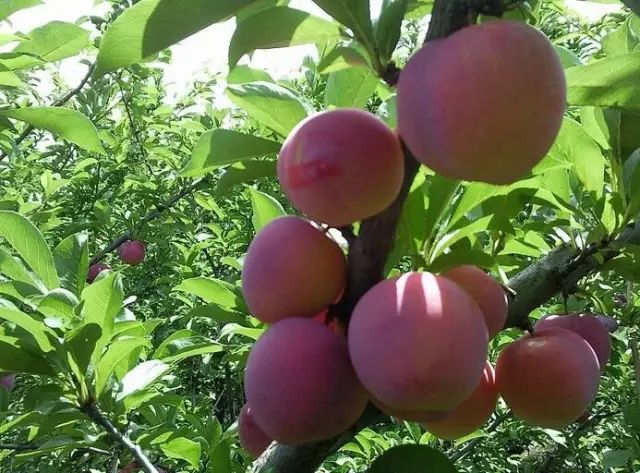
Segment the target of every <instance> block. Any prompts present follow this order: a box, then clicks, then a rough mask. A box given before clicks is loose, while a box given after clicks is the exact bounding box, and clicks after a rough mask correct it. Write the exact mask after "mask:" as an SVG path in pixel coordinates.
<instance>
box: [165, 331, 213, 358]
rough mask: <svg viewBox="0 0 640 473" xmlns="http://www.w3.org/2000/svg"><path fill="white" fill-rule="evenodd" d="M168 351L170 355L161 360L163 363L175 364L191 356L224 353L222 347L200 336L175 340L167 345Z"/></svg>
mask: <svg viewBox="0 0 640 473" xmlns="http://www.w3.org/2000/svg"><path fill="white" fill-rule="evenodd" d="M168 349H169V352H170V353H171V354H170V355H168V356H164V357H162V358H161V359H162V361H164V362H165V363H176V362H178V361H182V360H184V359H185V358H189V357H192V356H199V355H207V354H210V353H219V352H221V351H224V347H223V346H222V345H220V344H218V343H215V342H214V341H213V340H209V339H207V338H206V337H202V336H198V337H189V338H183V339H180V340H175V341H173V343H171V344H170V345H169V347H168Z"/></svg>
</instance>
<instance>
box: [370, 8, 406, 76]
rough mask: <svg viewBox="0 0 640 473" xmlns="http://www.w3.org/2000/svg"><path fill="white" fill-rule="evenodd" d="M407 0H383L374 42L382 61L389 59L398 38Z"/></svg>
mask: <svg viewBox="0 0 640 473" xmlns="http://www.w3.org/2000/svg"><path fill="white" fill-rule="evenodd" d="M408 6H409V0H383V1H382V12H381V13H380V18H379V19H378V22H377V23H376V25H375V33H376V44H377V46H378V51H379V53H380V56H381V59H382V62H383V63H386V62H387V61H389V60H390V59H391V56H392V55H393V52H394V51H395V49H396V45H397V44H398V41H399V40H400V32H401V29H402V20H403V19H404V15H405V13H406V12H407V7H408Z"/></svg>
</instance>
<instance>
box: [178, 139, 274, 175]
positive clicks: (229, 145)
mask: <svg viewBox="0 0 640 473" xmlns="http://www.w3.org/2000/svg"><path fill="white" fill-rule="evenodd" d="M279 149H280V143H277V142H275V141H271V140H266V139H264V138H259V137H257V136H253V135H248V134H246V133H240V132H239V131H233V130H223V129H217V130H211V131H208V132H206V133H204V134H203V135H202V136H201V137H200V139H199V140H198V142H197V143H196V146H195V147H194V149H193V153H192V154H191V159H190V160H189V162H188V163H187V166H186V168H185V169H184V170H183V171H182V173H181V174H182V176H185V177H193V176H201V175H203V174H206V173H208V172H210V171H212V170H214V169H216V168H218V167H220V166H224V165H225V164H232V163H235V162H238V161H244V160H247V159H251V158H258V157H262V156H265V155H267V154H273V153H276V152H278V150H279Z"/></svg>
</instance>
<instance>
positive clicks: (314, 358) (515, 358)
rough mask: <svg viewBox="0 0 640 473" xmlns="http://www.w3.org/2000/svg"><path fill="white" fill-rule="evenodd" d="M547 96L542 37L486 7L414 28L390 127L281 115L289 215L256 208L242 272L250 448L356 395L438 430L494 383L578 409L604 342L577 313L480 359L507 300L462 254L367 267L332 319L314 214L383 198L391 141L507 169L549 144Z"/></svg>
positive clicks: (245, 426) (488, 404)
mask: <svg viewBox="0 0 640 473" xmlns="http://www.w3.org/2000/svg"><path fill="white" fill-rule="evenodd" d="M565 102H566V87H565V81H564V74H563V69H562V66H561V64H560V61H559V59H558V57H557V55H556V53H555V50H554V49H553V47H552V45H551V44H550V43H549V41H548V40H547V39H546V37H545V36H543V35H542V34H541V33H539V32H538V31H537V30H536V29H534V28H532V27H530V26H528V25H526V24H523V23H517V22H510V21H501V20H500V21H495V22H490V23H486V24H481V25H474V26H469V27H467V28H464V29H462V30H460V31H459V32H457V33H454V34H452V35H451V36H449V37H447V38H445V39H439V40H435V41H431V42H429V43H428V44H426V45H425V46H424V47H423V49H422V50H421V51H419V52H418V53H417V54H416V55H415V56H414V57H413V58H412V59H411V60H410V61H409V63H408V64H407V67H406V68H405V69H404V71H403V72H402V73H401V75H400V80H399V84H398V130H397V131H396V130H392V129H390V128H389V127H387V126H386V125H385V124H384V123H383V122H382V121H381V120H379V119H378V118H377V117H376V116H374V115H372V114H370V113H368V112H365V111H361V110H355V109H335V110H331V111H326V112H322V113H318V114H316V115H313V116H311V117H309V118H307V119H306V120H304V121H303V122H301V123H300V124H299V125H298V126H297V127H296V128H295V129H294V130H293V131H292V132H291V134H290V135H289V137H288V138H287V139H286V141H285V143H284V145H283V147H282V149H281V152H280V155H279V158H278V178H279V180H280V184H281V186H282V188H283V190H284V192H285V194H286V195H287V197H288V198H289V200H290V201H291V202H292V204H293V206H294V207H296V208H297V209H298V210H299V211H300V212H302V213H303V214H305V215H306V218H302V217H297V216H287V217H281V218H278V219H276V220H273V221H272V222H270V223H269V224H268V225H267V226H265V227H264V228H263V229H262V230H261V231H260V232H259V233H258V235H256V237H255V239H254V240H253V242H252V243H251V245H250V246H249V250H248V252H247V255H246V258H245V261H244V266H243V273H242V288H243V294H244V297H245V300H246V302H247V306H248V307H249V309H250V311H251V313H252V314H253V315H254V316H255V317H256V318H258V319H259V320H261V321H262V322H265V323H266V324H269V327H268V329H267V330H266V332H265V333H264V334H263V335H262V337H261V338H260V339H259V340H258V341H257V342H256V344H255V345H254V346H253V349H252V350H251V353H250V354H249V358H248V361H247V366H246V371H245V394H246V398H247V404H246V405H245V406H244V407H243V409H242V412H241V414H240V418H239V434H240V439H241V442H242V444H243V445H244V447H245V449H246V450H247V452H248V453H249V454H250V455H252V456H258V455H260V454H261V453H262V452H263V451H264V450H265V449H266V448H267V446H268V445H269V444H270V443H271V442H272V441H277V442H279V443H282V444H299V443H306V442H312V441H318V440H323V439H327V438H330V437H333V436H335V435H338V434H340V433H342V432H343V431H345V430H347V429H349V428H350V427H351V426H353V424H354V423H355V422H356V420H357V419H358V418H359V417H360V416H361V415H362V413H363V411H364V409H365V407H366V405H367V404H368V402H372V403H373V404H375V405H376V406H378V408H379V409H380V410H382V411H383V412H385V413H387V414H389V415H391V416H393V417H396V418H398V419H403V420H409V421H415V422H420V423H422V424H423V425H424V426H425V428H426V429H427V430H429V431H430V432H432V433H434V434H435V435H437V436H439V437H441V438H444V439H455V438H458V437H461V436H464V435H467V434H469V433H471V432H473V431H474V430H476V429H478V428H479V427H480V426H482V424H484V423H485V422H486V421H487V419H488V418H489V417H490V415H491V413H492V412H493V411H494V410H495V407H496V403H497V401H498V397H499V396H500V395H501V396H502V397H503V399H504V400H505V402H506V403H507V405H508V406H509V407H510V408H511V410H512V411H513V413H514V414H515V415H516V416H518V417H519V418H521V419H523V420H525V421H527V422H530V423H532V424H534V425H539V426H543V427H551V428H559V427H562V426H563V425H566V424H568V423H570V422H573V421H575V420H577V419H578V418H579V417H581V416H582V415H583V414H584V413H585V412H586V410H587V408H588V406H589V404H590V403H591V402H592V401H593V399H594V397H595V394H596V391H597V388H598V384H599V378H600V370H601V367H602V366H603V365H604V364H605V363H606V361H607V359H608V356H609V350H610V346H609V343H610V342H609V333H608V331H607V329H606V328H605V326H604V325H603V324H602V323H601V322H600V321H599V320H598V319H597V318H596V317H595V316H594V315H591V314H577V315H572V316H563V317H549V318H546V319H544V320H542V321H540V322H539V323H538V325H537V326H536V327H535V329H534V330H532V331H531V333H529V334H527V335H525V336H524V337H522V338H521V339H520V340H518V341H516V342H514V343H512V344H510V345H508V346H507V347H506V348H505V349H504V350H503V351H502V353H501V354H500V355H499V357H498V360H497V364H496V368H495V370H494V368H493V366H492V364H491V363H490V362H489V361H488V359H487V357H488V345H489V341H490V340H491V339H492V338H493V337H494V336H495V335H496V334H497V333H498V332H499V331H500V330H501V329H502V328H503V326H504V325H505V322H506V320H507V312H508V301H507V296H506V294H505V292H504V291H503V289H502V287H501V286H500V285H499V284H498V283H497V282H495V281H494V280H493V279H492V278H491V277H490V276H488V275H487V274H486V273H485V272H483V271H482V270H481V269H479V268H476V267H474V266H468V265H463V266H459V267H456V268H453V269H451V270H449V271H447V272H445V273H443V274H438V275H437V274H432V273H429V272H410V273H407V274H403V275H401V276H399V277H395V278H392V279H387V280H384V281H382V282H379V283H378V284H376V285H374V286H373V287H372V288H371V289H369V291H367V292H366V293H365V294H364V296H363V297H362V298H361V299H360V300H359V301H358V303H357V304H356V306H355V309H354V310H353V312H352V313H351V314H348V316H347V317H343V316H342V314H341V317H340V320H337V319H335V318H334V317H333V315H332V311H331V307H332V306H334V305H335V304H336V303H338V302H339V301H340V299H341V297H342V295H343V294H344V293H345V291H346V290H347V291H348V288H347V287H346V286H347V258H346V256H345V253H344V251H343V249H342V248H341V247H340V245H339V244H338V243H337V242H336V241H334V240H333V239H332V238H331V237H330V236H329V234H328V232H326V231H325V227H326V226H331V227H341V226H346V225H351V224H353V223H356V222H360V221H363V220H366V219H368V218H370V217H373V216H375V215H377V214H379V213H380V212H382V211H384V210H385V209H386V208H388V207H389V206H390V205H391V204H392V203H393V202H394V201H395V199H396V198H397V197H398V195H399V193H400V190H401V187H402V184H403V180H404V172H405V171H404V169H405V167H404V162H405V154H406V149H405V147H406V148H407V149H408V150H409V151H410V152H411V154H412V155H413V156H415V158H417V159H418V160H419V161H420V162H422V163H424V164H426V165H427V166H429V167H430V168H432V169H433V170H434V171H436V172H438V173H440V174H443V175H446V176H450V177H454V178H458V179H466V180H476V181H483V182H490V183H496V184H505V183H510V182H514V181H515V180H517V179H519V178H521V177H523V176H524V175H525V174H526V173H527V172H529V171H530V170H531V169H532V167H533V166H534V165H535V164H536V163H537V162H539V161H540V160H541V159H542V158H543V157H544V156H545V154H546V153H547V151H548V150H549V148H550V147H551V145H552V144H553V142H554V140H555V138H556V136H557V134H558V131H559V129H560V124H561V122H562V116H563V111H564V107H565ZM403 144H404V146H403ZM347 324H348V327H347V326H346V325H347Z"/></svg>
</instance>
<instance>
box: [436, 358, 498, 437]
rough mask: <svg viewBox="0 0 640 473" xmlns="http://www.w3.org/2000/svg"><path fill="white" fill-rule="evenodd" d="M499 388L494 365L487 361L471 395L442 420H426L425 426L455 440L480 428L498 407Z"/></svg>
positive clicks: (439, 434) (440, 435) (441, 435)
mask: <svg viewBox="0 0 640 473" xmlns="http://www.w3.org/2000/svg"><path fill="white" fill-rule="evenodd" d="M497 402H498V389H497V387H496V380H495V373H494V371H493V366H491V363H489V362H488V361H487V363H486V365H485V368H484V372H483V374H482V378H481V379H480V383H479V384H478V386H477V387H476V389H475V390H474V391H473V393H472V394H471V396H469V397H468V398H467V399H465V400H464V401H462V403H461V404H460V405H459V406H458V407H456V408H455V409H454V410H453V412H452V413H451V414H450V415H448V416H447V417H445V418H444V419H442V420H435V421H427V422H424V423H423V425H424V427H425V428H426V429H427V430H428V431H429V432H431V433H432V434H434V435H435V436H436V437H440V438H441V439H444V440H455V439H458V438H460V437H464V436H465V435H469V434H471V433H473V432H475V431H476V430H478V429H479V428H480V427H482V425H483V424H484V423H485V422H487V420H489V417H491V414H492V413H493V411H495V409H496V404H497Z"/></svg>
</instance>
